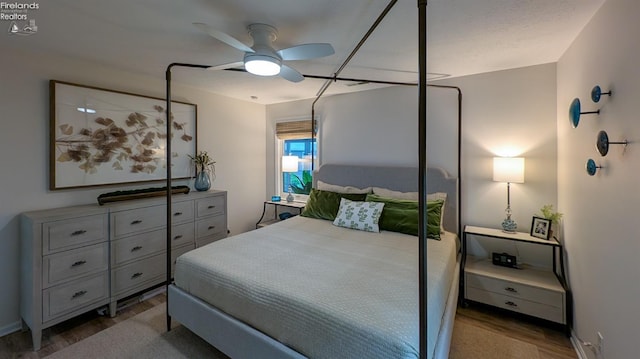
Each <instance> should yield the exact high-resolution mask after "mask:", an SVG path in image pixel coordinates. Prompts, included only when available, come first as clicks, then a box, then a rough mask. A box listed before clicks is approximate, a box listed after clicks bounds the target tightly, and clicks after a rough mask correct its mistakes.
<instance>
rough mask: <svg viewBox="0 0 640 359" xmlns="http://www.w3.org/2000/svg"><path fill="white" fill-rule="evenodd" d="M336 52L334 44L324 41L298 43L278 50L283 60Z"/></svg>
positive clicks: (320, 55)
mask: <svg viewBox="0 0 640 359" xmlns="http://www.w3.org/2000/svg"><path fill="white" fill-rule="evenodd" d="M334 53H335V51H334V50H333V46H331V44H324V43H318V44H303V45H297V46H292V47H288V48H286V49H282V50H279V51H278V55H280V57H282V59H283V60H308V59H316V58H318V57H325V56H329V55H333V54H334Z"/></svg>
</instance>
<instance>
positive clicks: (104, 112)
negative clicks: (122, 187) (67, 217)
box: [49, 80, 197, 190]
mask: <svg viewBox="0 0 640 359" xmlns="http://www.w3.org/2000/svg"><path fill="white" fill-rule="evenodd" d="M49 92H50V97H49V102H50V121H49V189H51V190H62V189H72V188H81V187H96V186H107V185H115V184H137V183H142V182H152V181H163V180H166V176H167V169H166V153H165V151H164V149H165V148H166V140H167V133H166V132H167V131H166V122H165V121H166V109H165V107H166V100H165V99H162V98H157V97H150V96H144V95H139V94H134V93H128V92H122V91H115V90H109V89H104V88H99V87H93V86H85V85H79V84H74V83H69V82H63V81H57V80H50V81H49ZM171 112H172V129H171V135H172V140H171V152H172V157H171V167H172V170H171V171H172V178H173V179H187V178H190V177H192V175H193V165H192V163H191V159H190V158H189V155H191V156H194V155H195V153H196V148H197V144H196V134H197V105H195V104H191V103H186V102H178V101H172V102H171Z"/></svg>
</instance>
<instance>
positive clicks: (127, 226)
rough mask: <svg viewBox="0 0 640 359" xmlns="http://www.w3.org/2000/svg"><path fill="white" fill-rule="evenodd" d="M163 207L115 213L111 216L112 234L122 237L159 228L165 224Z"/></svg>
mask: <svg viewBox="0 0 640 359" xmlns="http://www.w3.org/2000/svg"><path fill="white" fill-rule="evenodd" d="M166 215H167V212H166V209H165V207H164V206H154V207H144V208H138V209H131V210H128V211H121V212H116V213H114V214H113V215H112V216H111V221H112V224H111V226H112V228H113V234H114V235H115V236H116V237H122V236H124V235H129V234H132V233H136V232H141V231H148V230H151V229H154V228H161V227H162V226H166V224H167V217H166Z"/></svg>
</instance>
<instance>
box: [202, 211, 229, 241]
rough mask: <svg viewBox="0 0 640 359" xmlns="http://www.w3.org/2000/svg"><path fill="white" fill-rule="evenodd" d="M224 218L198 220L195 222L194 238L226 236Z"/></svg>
mask: <svg viewBox="0 0 640 359" xmlns="http://www.w3.org/2000/svg"><path fill="white" fill-rule="evenodd" d="M225 218H226V217H225V216H216V217H210V218H205V219H201V220H198V221H197V222H196V238H202V237H208V236H216V237H218V236H221V235H224V236H226V234H227V228H226V226H225V222H226V221H225Z"/></svg>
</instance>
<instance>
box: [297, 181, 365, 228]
mask: <svg viewBox="0 0 640 359" xmlns="http://www.w3.org/2000/svg"><path fill="white" fill-rule="evenodd" d="M366 197H367V194H366V193H336V192H329V191H321V190H318V189H315V188H312V189H311V194H310V195H309V200H308V201H307V204H306V205H305V206H304V210H303V211H302V214H301V216H303V217H309V218H318V219H326V220H329V221H333V220H334V219H336V215H337V214H338V209H339V208H340V200H341V199H342V198H346V199H348V200H351V201H364V199H365V198H366Z"/></svg>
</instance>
